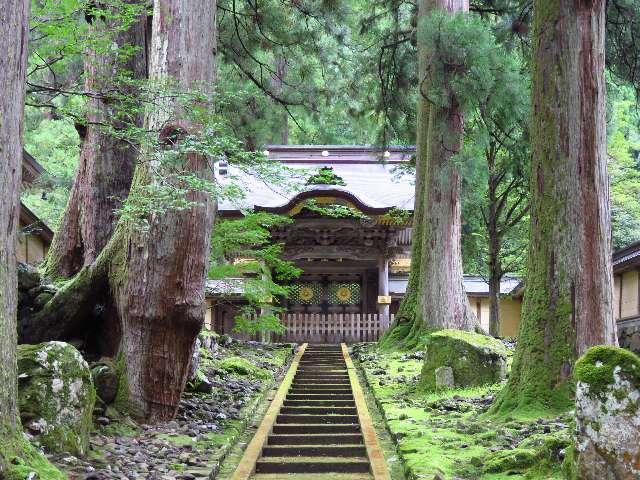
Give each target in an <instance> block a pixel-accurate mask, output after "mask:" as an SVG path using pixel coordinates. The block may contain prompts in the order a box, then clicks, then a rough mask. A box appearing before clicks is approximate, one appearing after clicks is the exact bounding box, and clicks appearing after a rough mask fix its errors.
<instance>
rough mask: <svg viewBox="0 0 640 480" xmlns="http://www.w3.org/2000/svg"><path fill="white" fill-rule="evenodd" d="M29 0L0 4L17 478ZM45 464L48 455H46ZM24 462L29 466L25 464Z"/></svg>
mask: <svg viewBox="0 0 640 480" xmlns="http://www.w3.org/2000/svg"><path fill="white" fill-rule="evenodd" d="M29 5H30V2H29V0H7V1H5V2H4V3H3V5H2V7H3V8H2V9H1V10H0V25H2V28H0V49H2V54H1V55H0V85H2V88H3V95H2V96H1V97H0V385H1V387H0V478H9V477H11V478H15V477H14V476H13V474H15V471H14V472H11V470H12V467H13V468H15V465H14V462H15V458H24V457H25V456H26V457H29V458H28V459H27V463H28V462H29V461H30V460H29V459H33V455H32V453H31V452H29V451H28V448H27V447H28V446H27V445H26V441H25V438H24V435H23V433H22V428H21V426H20V417H19V415H18V365H17V360H16V346H17V338H16V337H17V335H16V316H17V312H16V309H17V303H18V298H17V297H18V281H17V278H16V241H17V237H16V233H17V231H18V228H19V227H20V220H19V219H20V206H19V205H20V203H19V196H20V182H21V174H22V168H21V164H22V118H23V109H24V94H25V74H26V63H27V51H28V50H27V42H28V38H29V37H28V35H29ZM39 461H41V462H42V463H41V465H44V464H45V462H46V460H44V459H40V460H39ZM22 468H24V467H22Z"/></svg>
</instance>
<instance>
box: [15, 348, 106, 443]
mask: <svg viewBox="0 0 640 480" xmlns="http://www.w3.org/2000/svg"><path fill="white" fill-rule="evenodd" d="M18 370H19V372H20V373H21V376H20V379H19V389H18V391H19V395H18V399H19V409H20V416H21V418H23V419H25V420H26V421H29V420H34V421H37V422H39V423H40V424H41V428H42V433H41V434H40V435H39V437H38V440H39V441H40V443H41V444H42V445H44V446H45V447H46V448H47V449H48V450H49V451H52V452H69V453H72V454H74V455H84V454H85V453H86V452H87V450H88V446H89V434H90V432H91V429H92V426H93V417H92V415H93V406H94V404H95V400H96V392H95V389H94V387H93V381H92V378H91V372H90V370H89V366H88V365H87V363H86V362H85V361H84V359H83V358H82V356H81V355H80V352H78V351H77V350H76V349H75V348H74V347H73V346H71V345H69V344H66V343H62V342H47V343H41V344H38V345H19V346H18Z"/></svg>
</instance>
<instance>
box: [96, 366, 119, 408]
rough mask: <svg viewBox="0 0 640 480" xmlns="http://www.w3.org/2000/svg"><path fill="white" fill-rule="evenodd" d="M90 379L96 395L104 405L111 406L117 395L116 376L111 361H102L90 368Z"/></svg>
mask: <svg viewBox="0 0 640 480" xmlns="http://www.w3.org/2000/svg"><path fill="white" fill-rule="evenodd" d="M91 378H92V379H93V385H94V386H95V389H96V393H97V395H98V397H100V400H102V401H103V402H104V403H105V404H107V405H108V404H111V403H113V402H114V400H115V399H116V395H117V394H118V375H117V373H116V368H115V366H114V364H113V362H111V361H104V362H100V363H98V364H95V365H93V366H92V367H91Z"/></svg>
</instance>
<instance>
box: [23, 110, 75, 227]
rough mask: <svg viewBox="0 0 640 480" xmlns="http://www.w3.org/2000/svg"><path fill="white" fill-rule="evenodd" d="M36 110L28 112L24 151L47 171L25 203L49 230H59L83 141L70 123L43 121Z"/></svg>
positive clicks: (54, 120) (27, 195)
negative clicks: (81, 141)
mask: <svg viewBox="0 0 640 480" xmlns="http://www.w3.org/2000/svg"><path fill="white" fill-rule="evenodd" d="M40 113H41V112H39V111H37V110H36V109H35V108H33V107H27V108H26V111H25V115H26V118H25V135H24V148H25V150H27V152H29V153H30V154H31V155H32V156H33V157H34V158H35V159H36V161H37V162H38V163H40V164H41V165H42V166H43V167H44V169H45V170H46V174H44V175H43V176H42V177H40V179H39V180H38V181H37V182H36V184H35V185H33V187H32V188H30V189H27V190H25V191H23V192H22V201H23V202H24V203H25V205H26V206H27V207H29V208H30V209H31V210H33V211H34V212H36V213H37V215H38V217H39V218H40V219H42V220H43V221H44V222H45V223H46V224H47V226H48V227H49V228H51V229H52V230H54V231H55V230H57V229H58V226H59V224H60V220H61V219H62V214H63V212H64V208H65V205H66V203H67V198H68V196H69V190H70V188H71V184H72V183H73V177H74V173H75V169H76V165H77V163H78V155H79V152H80V148H79V146H80V139H79V137H78V133H77V131H76V129H75V128H74V126H73V123H72V122H71V121H70V120H69V119H65V118H63V119H50V118H43V117H42V115H41V114H40Z"/></svg>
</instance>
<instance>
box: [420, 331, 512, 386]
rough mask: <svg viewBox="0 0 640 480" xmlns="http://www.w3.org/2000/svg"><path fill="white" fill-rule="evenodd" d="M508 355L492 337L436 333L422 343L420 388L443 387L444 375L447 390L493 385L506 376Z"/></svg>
mask: <svg viewBox="0 0 640 480" xmlns="http://www.w3.org/2000/svg"><path fill="white" fill-rule="evenodd" d="M508 356H509V351H508V350H507V348H506V347H505V346H504V344H503V343H502V342H501V341H500V340H498V339H496V338H493V337H489V336H487V335H481V334H479V333H473V332H464V331H461V330H439V331H436V332H433V333H431V334H429V335H428V336H427V338H426V340H425V357H424V358H425V362H424V367H423V369H422V376H421V380H420V385H421V387H422V388H423V389H424V390H427V391H435V390H438V389H439V388H443V387H444V383H443V381H442V378H441V377H442V376H443V373H444V372H446V377H447V379H446V380H447V381H446V382H445V383H446V385H447V387H450V386H455V387H469V386H474V385H486V384H490V383H496V382H499V381H501V380H503V379H504V378H505V377H506V374H507V358H508ZM443 367H448V368H449V369H450V370H449V369H447V368H443ZM451 374H452V375H453V378H451Z"/></svg>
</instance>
